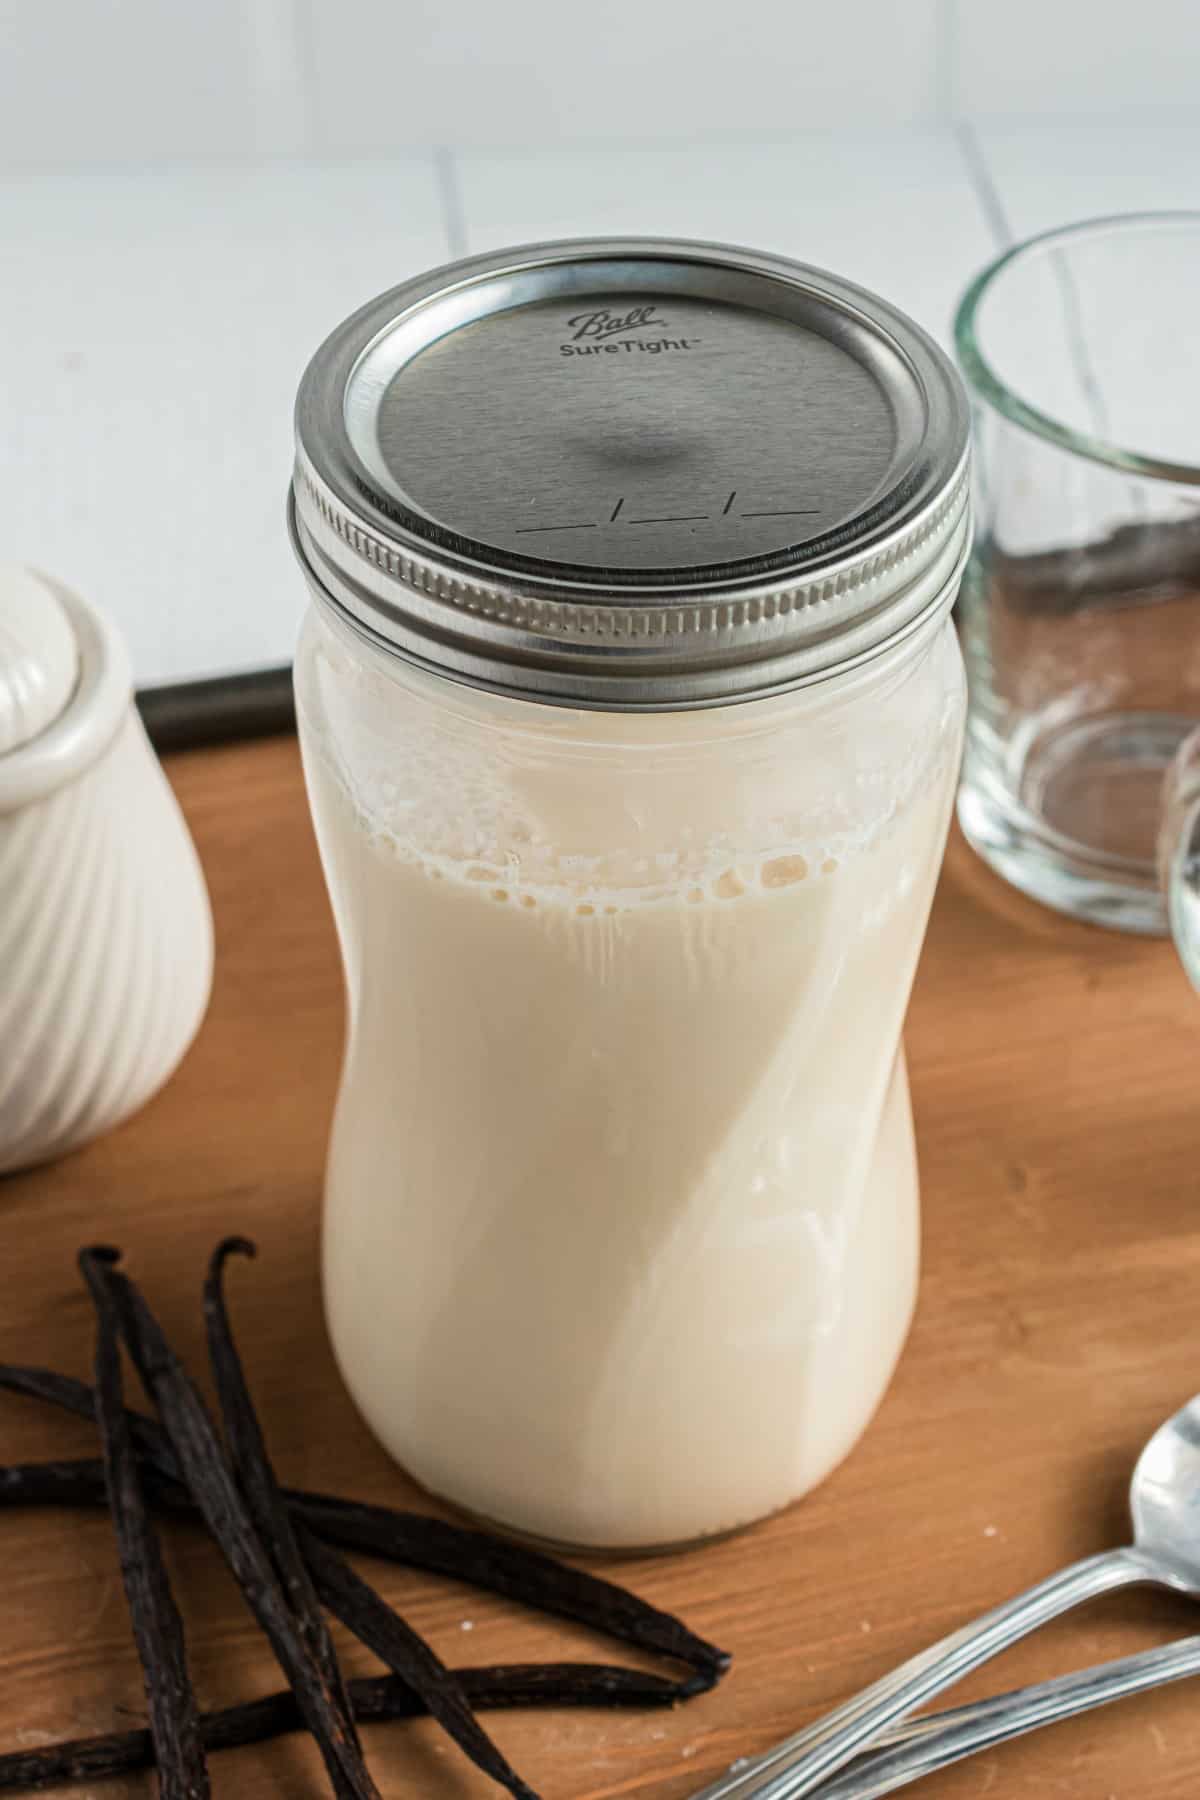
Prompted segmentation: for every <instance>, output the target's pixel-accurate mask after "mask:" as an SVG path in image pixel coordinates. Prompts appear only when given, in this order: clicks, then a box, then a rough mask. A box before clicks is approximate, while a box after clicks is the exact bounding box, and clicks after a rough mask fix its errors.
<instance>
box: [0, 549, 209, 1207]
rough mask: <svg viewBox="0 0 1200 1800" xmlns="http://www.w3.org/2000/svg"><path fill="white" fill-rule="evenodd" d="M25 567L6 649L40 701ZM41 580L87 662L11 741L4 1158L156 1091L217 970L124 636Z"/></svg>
mask: <svg viewBox="0 0 1200 1800" xmlns="http://www.w3.org/2000/svg"><path fill="white" fill-rule="evenodd" d="M14 579H15V580H16V581H18V582H24V583H28V582H29V581H30V580H32V579H34V578H32V577H29V576H27V575H25V574H23V573H22V574H20V575H18V576H16V577H14V576H13V575H11V574H10V575H8V576H5V577H0V648H7V651H8V654H9V659H10V669H11V668H12V666H13V664H14V663H15V662H21V664H22V673H21V681H20V683H19V684H18V683H17V682H16V681H15V680H14V682H13V684H12V685H13V687H14V689H15V688H16V687H17V686H18V685H20V687H21V707H20V709H19V710H21V712H22V714H23V716H25V717H26V718H28V717H31V716H32V717H36V708H31V705H30V702H29V698H28V695H29V689H30V685H31V683H32V685H33V686H34V687H36V685H37V679H38V677H37V671H36V668H35V669H34V672H33V674H32V676H31V674H30V666H29V665H30V659H29V658H25V659H24V660H23V661H22V659H21V658H20V657H18V656H15V655H14V651H13V642H12V633H11V632H10V633H9V636H8V640H7V645H5V644H4V616H3V611H2V608H3V604H4V586H5V583H8V585H9V590H10V592H11V588H12V583H13V581H14ZM37 579H38V580H39V581H41V578H37ZM41 585H42V587H43V590H44V595H45V599H46V603H47V607H48V608H52V609H57V610H58V611H59V613H60V614H61V615H65V618H66V620H67V621H68V623H69V625H70V627H71V629H72V632H73V635H74V640H75V645H76V647H77V651H78V666H77V671H76V673H75V679H74V682H73V686H72V688H71V691H70V694H69V697H68V698H67V699H66V703H65V705H64V706H62V708H61V710H59V711H57V713H56V714H55V716H54V717H53V718H52V720H51V721H50V722H49V723H47V724H45V725H43V726H42V728H41V729H39V730H37V731H35V732H34V734H33V735H32V736H29V737H27V738H26V739H25V741H23V742H19V743H17V744H16V746H15V747H11V748H7V749H6V750H4V752H3V753H2V754H0V1172H3V1171H9V1170H13V1169H17V1168H22V1167H25V1166H27V1165H29V1164H31V1163H37V1162H41V1161H44V1160H46V1159H48V1158H50V1157H54V1156H57V1155H60V1154H61V1153H62V1152H63V1151H66V1150H70V1149H72V1148H74V1147H75V1146H77V1145H79V1144H82V1143H83V1142H85V1141H86V1140H87V1139H89V1138H93V1137H96V1136H97V1135H98V1134H99V1133H101V1132H103V1131H106V1130H108V1128H109V1127H110V1126H113V1125H116V1124H117V1123H119V1121H120V1120H122V1119H124V1118H126V1117H127V1116H128V1115H129V1114H130V1113H132V1112H134V1111H135V1110H136V1109H137V1108H138V1107H139V1106H141V1105H142V1103H143V1102H144V1101H145V1100H147V1099H148V1098H149V1097H150V1095H151V1094H153V1093H154V1091H155V1090H156V1089H157V1088H158V1087H160V1086H161V1085H162V1083H163V1082H164V1081H165V1080H166V1079H167V1077H168V1075H170V1074H171V1072H172V1070H173V1069H174V1068H175V1066H176V1064H177V1063H178V1061H179V1059H180V1058H181V1056H182V1055H183V1053H184V1051H185V1050H186V1049H187V1047H188V1045H189V1043H190V1042H191V1040H192V1038H193V1036H194V1035H195V1032H196V1029H197V1027H198V1026H199V1024H200V1020H201V1018H202V1017H203V1015H204V1010H205V1007H206V1005H207V1002H208V995H209V989H210V986H211V980H212V919H211V914H210V911H209V904H208V895H207V892H206V889H205V885H204V878H203V875H202V873H201V870H200V865H199V861H198V859H197V856H196V852H195V849H194V847H193V845H192V841H191V838H190V836H189V835H188V830H187V826H186V825H185V823H184V820H183V817H182V814H181V813H180V811H179V808H178V805H177V804H176V801H175V797H174V795H173V794H172V792H171V789H170V787H169V786H168V784H167V781H166V778H165V777H164V775H163V772H162V770H161V768H160V767H159V764H158V761H157V759H156V757H155V755H154V752H153V750H152V749H151V747H150V744H149V742H148V740H147V738H146V735H145V732H144V731H143V729H142V725H141V721H140V720H139V718H138V716H137V713H136V711H135V710H134V707H133V704H132V696H131V684H130V673H129V666H128V661H127V658H126V656H125V652H124V649H123V647H122V645H121V644H120V642H119V640H118V639H117V637H116V634H115V632H114V631H113V629H112V627H111V626H110V625H109V624H108V622H107V621H106V620H104V618H103V617H102V616H101V615H99V614H98V613H96V612H95V611H94V610H93V609H92V608H90V607H88V606H85V605H84V603H83V602H82V601H81V600H79V599H78V598H77V597H76V596H74V595H72V594H70V593H68V592H66V591H65V590H64V589H62V588H60V587H58V586H57V585H54V584H51V583H49V582H44V581H42V582H41ZM26 597H27V596H26ZM59 638H60V639H61V633H60V634H59ZM53 673H54V672H53V669H51V670H50V671H49V673H48V674H47V675H46V678H45V685H46V686H47V687H48V688H49V689H50V690H51V691H52V690H53V687H54V679H53ZM2 700H3V695H2V694H0V701H2ZM2 710H3V708H2V706H0V711H2ZM14 710H15V709H14Z"/></svg>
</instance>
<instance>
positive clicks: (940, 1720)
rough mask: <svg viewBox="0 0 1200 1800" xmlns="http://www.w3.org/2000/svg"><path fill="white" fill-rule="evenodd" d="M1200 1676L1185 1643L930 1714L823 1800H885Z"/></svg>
mask: <svg viewBox="0 0 1200 1800" xmlns="http://www.w3.org/2000/svg"><path fill="white" fill-rule="evenodd" d="M1188 1675H1200V1637H1188V1638H1182V1639H1181V1640H1180V1641H1179V1642H1178V1643H1176V1644H1164V1645H1163V1646H1162V1647H1161V1649H1158V1650H1141V1651H1139V1652H1138V1653H1137V1654H1136V1655H1134V1656H1120V1657H1117V1658H1116V1659H1115V1660H1114V1661H1112V1662H1107V1663H1098V1664H1097V1665H1096V1666H1095V1667H1094V1668H1091V1669H1080V1670H1078V1671H1077V1672H1075V1673H1073V1674H1070V1675H1058V1676H1056V1677H1055V1678H1054V1680H1053V1681H1039V1682H1038V1683H1036V1685H1034V1686H1032V1687H1024V1688H1017V1689H1016V1690H1015V1691H1013V1692H1010V1693H1007V1694H993V1695H989V1697H988V1698H987V1699H986V1700H976V1701H973V1702H972V1703H971V1704H970V1705H969V1706H956V1707H955V1708H954V1709H953V1711H951V1712H939V1713H927V1714H925V1715H924V1716H923V1717H921V1718H919V1719H905V1720H903V1721H902V1722H901V1723H900V1724H899V1725H895V1726H892V1727H891V1728H890V1729H889V1730H888V1731H886V1732H885V1733H884V1735H883V1737H882V1738H881V1739H879V1740H878V1742H877V1743H875V1744H869V1745H868V1746H867V1748H866V1749H865V1750H863V1751H861V1752H860V1753H859V1754H858V1755H857V1756H856V1757H855V1758H854V1761H853V1762H852V1763H851V1764H850V1765H849V1767H848V1768H845V1769H843V1770H842V1771H841V1772H840V1774H837V1775H835V1776H834V1777H833V1779H832V1780H831V1781H827V1782H825V1783H824V1784H823V1785H822V1787H821V1788H820V1789H819V1791H818V1794H817V1800H881V1796H882V1795H884V1794H892V1793H894V1792H895V1791H896V1789H897V1788H901V1787H906V1786H907V1785H908V1783H909V1782H910V1781H919V1780H920V1779H921V1777H922V1776H923V1775H932V1774H934V1773H935V1771H936V1770H938V1769H947V1768H949V1766H950V1764H951V1763H956V1762H961V1761H962V1759H963V1758H964V1757H966V1756H974V1755H975V1754H976V1753H977V1752H978V1751H980V1750H993V1749H995V1747H996V1745H997V1744H1007V1743H1008V1742H1009V1741H1010V1739H1012V1738H1015V1737H1021V1736H1022V1735H1023V1734H1024V1733H1025V1732H1027V1731H1036V1730H1038V1729H1039V1727H1041V1726H1042V1725H1057V1724H1058V1723H1059V1721H1060V1720H1062V1719H1072V1718H1074V1717H1075V1716H1076V1715H1077V1714H1078V1713H1084V1712H1091V1711H1092V1709H1093V1708H1094V1707H1098V1706H1108V1705H1109V1704H1110V1703H1111V1702H1112V1701H1114V1700H1126V1699H1128V1698H1129V1697H1130V1696H1131V1695H1133V1694H1144V1693H1147V1692H1148V1691H1149V1690H1150V1689H1151V1688H1156V1687H1164V1686H1165V1685H1166V1684H1167V1683H1168V1682H1170V1681H1182V1680H1183V1679H1184V1677H1185V1676H1188Z"/></svg>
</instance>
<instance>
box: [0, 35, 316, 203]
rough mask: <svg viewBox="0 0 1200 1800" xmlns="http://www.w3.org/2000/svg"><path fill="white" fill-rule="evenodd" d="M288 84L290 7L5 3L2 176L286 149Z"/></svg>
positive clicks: (292, 42)
mask: <svg viewBox="0 0 1200 1800" xmlns="http://www.w3.org/2000/svg"><path fill="white" fill-rule="evenodd" d="M296 81H297V64H296V19H295V15H294V10H293V0H202V4H198V3H197V0H0V170H4V169H19V168H38V167H60V166H68V167H72V166H73V167H82V168H88V167H90V166H93V165H94V164H96V163H98V162H119V161H124V160H138V161H141V160H145V159H150V158H159V157H170V156H229V155H239V154H245V153H247V152H253V151H258V150H269V151H274V150H281V151H287V150H293V149H296V148H298V147H299V145H298V143H297V141H296V139H297V131H299V133H300V135H301V136H302V137H303V136H307V134H308V125H307V118H306V107H307V100H306V98H305V97H304V96H303V94H302V93H301V91H300V90H299V89H298V88H297V86H296ZM281 85H282V87H283V88H284V89H285V90H288V91H286V92H285V94H284V97H283V102H282V106H281V96H280V88H281ZM279 129H282V134H283V135H282V141H278V140H275V139H274V138H273V136H272V133H273V132H274V131H276V130H279Z"/></svg>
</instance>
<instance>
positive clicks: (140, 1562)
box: [79, 1251, 210, 1800]
mask: <svg viewBox="0 0 1200 1800" xmlns="http://www.w3.org/2000/svg"><path fill="white" fill-rule="evenodd" d="M79 1266H80V1270H81V1272H82V1274H83V1277H84V1280H85V1281H86V1282H87V1285H88V1288H89V1289H90V1291H91V1295H92V1299H93V1301H94V1302H95V1307H96V1416H97V1425H98V1427H99V1432H100V1441H101V1445H102V1447H103V1452H104V1459H103V1460H104V1476H105V1485H106V1488H107V1493H108V1506H109V1512H110V1514H111V1516H112V1521H113V1531H114V1534H115V1536H116V1540H117V1548H118V1552H119V1556H120V1563H121V1579H122V1582H123V1583H124V1586H125V1597H126V1600H127V1602H128V1605H129V1619H130V1624H131V1625H132V1627H133V1636H134V1641H135V1643H136V1645H137V1652H138V1656H139V1658H140V1660H141V1665H142V1680H143V1684H144V1686H145V1690H146V1702H147V1707H148V1710H149V1714H150V1735H151V1740H152V1743H153V1746H154V1761H155V1764H156V1766H157V1769H158V1782H159V1792H160V1794H161V1795H162V1796H163V1800H207V1796H208V1794H209V1792H210V1788H209V1781H208V1766H207V1763H206V1761H205V1756H204V1747H203V1745H202V1743H201V1740H200V1727H199V1721H198V1712H197V1707H196V1695H195V1690H194V1689H193V1687H192V1680H191V1675H190V1673H189V1670H188V1665H187V1647H186V1644H185V1641H184V1634H183V1620H182V1619H181V1618H180V1616H179V1609H178V1607H177V1606H176V1604H175V1599H174V1596H173V1595H172V1593H171V1584H170V1580H169V1579H168V1576H167V1570H166V1565H165V1563H164V1562H163V1558H162V1551H161V1549H160V1548H159V1543H158V1535H157V1533H156V1531H155V1529H154V1526H153V1524H152V1523H151V1519H150V1511H149V1507H148V1505H147V1503H146V1497H145V1494H144V1493H143V1492H142V1483H141V1474H140V1470H139V1466H138V1455H137V1451H136V1449H135V1448H134V1443H133V1436H132V1433H131V1432H130V1429H129V1423H128V1421H127V1419H126V1417H125V1396H124V1390H123V1385H122V1380H121V1350H120V1343H119V1339H118V1335H117V1330H118V1327H117V1319H116V1314H115V1309H114V1307H113V1302H112V1297H111V1295H110V1294H109V1291H108V1285H107V1282H106V1281H105V1279H104V1275H103V1273H102V1271H100V1270H99V1269H97V1267H96V1266H95V1263H94V1262H93V1260H92V1257H91V1256H90V1254H89V1252H87V1251H84V1252H82V1253H81V1255H80V1258H79Z"/></svg>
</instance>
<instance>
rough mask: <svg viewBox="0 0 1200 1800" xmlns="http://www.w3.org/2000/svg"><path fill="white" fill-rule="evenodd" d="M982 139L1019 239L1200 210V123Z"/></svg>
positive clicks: (1011, 131) (1013, 131) (1037, 131)
mask: <svg viewBox="0 0 1200 1800" xmlns="http://www.w3.org/2000/svg"><path fill="white" fill-rule="evenodd" d="M1198 3H1200V0H1198ZM976 138H977V142H978V145H979V148H980V151H981V152H982V155H983V159H984V162H985V164H986V166H987V169H988V171H989V173H990V177H991V181H992V185H993V188H994V190H995V193H996V196H997V199H998V200H999V203H1000V206H1001V209H1002V210H1003V213H1004V215H1005V218H1006V222H1007V224H1008V227H1009V229H1010V231H1011V232H1012V233H1013V235H1014V236H1016V237H1027V236H1028V235H1029V234H1030V233H1031V232H1034V231H1045V230H1047V229H1048V228H1049V227H1050V226H1052V225H1062V224H1065V223H1067V222H1068V221H1069V220H1071V219H1086V218H1089V217H1094V216H1095V215H1097V214H1099V213H1114V212H1146V211H1156V210H1159V209H1161V208H1174V207H1180V208H1185V209H1193V208H1196V209H1200V118H1197V120H1196V122H1195V123H1194V124H1190V125H1189V124H1186V123H1182V122H1180V123H1162V124H1158V125H1147V124H1143V123H1139V122H1124V123H1121V122H1118V123H1109V124H1107V125H1079V124H1073V125H1062V124H1054V125H1019V126H1002V125H982V126H979V127H978V128H977V131H976Z"/></svg>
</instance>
